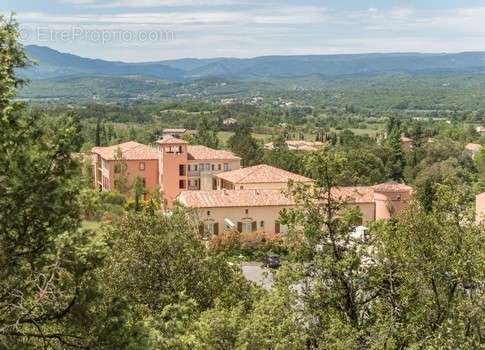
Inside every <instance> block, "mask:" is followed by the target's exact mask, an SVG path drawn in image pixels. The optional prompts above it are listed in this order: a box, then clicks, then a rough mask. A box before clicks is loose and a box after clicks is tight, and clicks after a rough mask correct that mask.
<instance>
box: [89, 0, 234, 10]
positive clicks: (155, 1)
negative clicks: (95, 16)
mask: <svg viewBox="0 0 485 350" xmlns="http://www.w3.org/2000/svg"><path fill="white" fill-rule="evenodd" d="M239 3H242V2H240V1H237V0H136V1H133V0H118V1H112V2H108V3H98V4H95V5H94V6H93V7H98V8H144V7H163V6H174V7H175V6H209V5H210V6H218V5H229V4H231V5H234V4H239Z"/></svg>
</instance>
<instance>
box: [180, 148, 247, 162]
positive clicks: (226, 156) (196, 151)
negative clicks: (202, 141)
mask: <svg viewBox="0 0 485 350" xmlns="http://www.w3.org/2000/svg"><path fill="white" fill-rule="evenodd" d="M187 153H188V158H189V160H240V159H241V158H240V157H237V156H236V155H234V153H232V152H229V151H224V150H219V149H212V148H209V147H206V146H202V145H197V146H192V145H189V146H188V147H187Z"/></svg>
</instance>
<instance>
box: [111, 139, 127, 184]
mask: <svg viewBox="0 0 485 350" xmlns="http://www.w3.org/2000/svg"><path fill="white" fill-rule="evenodd" d="M127 169H128V167H127V165H126V160H125V159H124V157H123V152H122V151H121V148H119V147H118V148H117V149H116V153H115V164H114V172H115V179H114V185H115V188H116V190H117V191H118V192H119V193H122V194H124V193H126V191H128V177H127V175H126V171H127Z"/></svg>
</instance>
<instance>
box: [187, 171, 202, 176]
mask: <svg viewBox="0 0 485 350" xmlns="http://www.w3.org/2000/svg"><path fill="white" fill-rule="evenodd" d="M187 173H188V175H189V176H200V171H199V170H189V171H188V172H187Z"/></svg>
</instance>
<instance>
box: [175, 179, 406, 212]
mask: <svg viewBox="0 0 485 350" xmlns="http://www.w3.org/2000/svg"><path fill="white" fill-rule="evenodd" d="M383 185H386V186H385V187H384V186H383ZM383 185H377V186H356V187H338V188H335V189H333V190H332V196H333V198H334V200H338V201H342V202H346V203H348V204H359V203H374V201H375V200H374V191H375V188H376V187H377V188H379V187H381V188H383V187H384V188H387V185H391V186H393V187H392V188H395V189H397V191H398V192H401V191H402V190H406V191H410V190H411V187H409V186H405V185H400V184H383ZM389 188H390V187H389ZM177 198H178V200H179V202H180V203H181V204H183V205H185V206H186V207H189V208H223V207H266V206H294V205H295V201H294V200H293V198H292V197H291V196H290V195H288V194H287V193H285V192H284V191H283V190H269V189H246V190H217V191H183V192H181V193H180V195H179V196H178V197H177Z"/></svg>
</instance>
